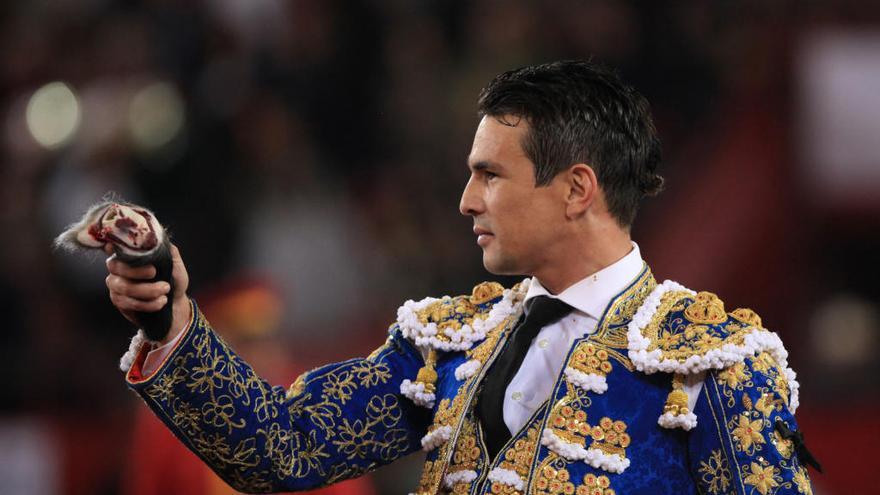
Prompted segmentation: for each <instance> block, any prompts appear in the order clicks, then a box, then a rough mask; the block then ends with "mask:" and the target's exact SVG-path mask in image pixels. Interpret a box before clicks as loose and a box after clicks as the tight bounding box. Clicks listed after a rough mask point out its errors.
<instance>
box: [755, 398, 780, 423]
mask: <svg viewBox="0 0 880 495" xmlns="http://www.w3.org/2000/svg"><path fill="white" fill-rule="evenodd" d="M755 410H756V411H758V412H760V413H761V414H763V415H764V416H765V417H768V418H769V417H770V413H772V412H773V411H774V410H776V398H775V397H774V396H773V394H772V393H770V392H764V393H762V394H761V397H759V398H758V402H756V403H755Z"/></svg>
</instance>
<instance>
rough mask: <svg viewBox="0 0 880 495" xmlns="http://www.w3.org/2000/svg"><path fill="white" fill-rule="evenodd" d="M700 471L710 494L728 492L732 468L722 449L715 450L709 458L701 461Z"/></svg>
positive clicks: (715, 494)
mask: <svg viewBox="0 0 880 495" xmlns="http://www.w3.org/2000/svg"><path fill="white" fill-rule="evenodd" d="M698 471H699V473H700V475H701V476H702V478H701V479H702V481H703V483H705V485H706V487H707V489H708V490H709V493H710V494H712V495H719V494H723V493H727V488H728V487H729V486H730V481H731V476H730V468H729V466H728V464H727V458H726V457H725V456H724V454H723V453H722V452H721V450H720V449H717V450H713V451H712V453H711V454H710V455H709V459H707V460H705V461H700V468H699V470H698Z"/></svg>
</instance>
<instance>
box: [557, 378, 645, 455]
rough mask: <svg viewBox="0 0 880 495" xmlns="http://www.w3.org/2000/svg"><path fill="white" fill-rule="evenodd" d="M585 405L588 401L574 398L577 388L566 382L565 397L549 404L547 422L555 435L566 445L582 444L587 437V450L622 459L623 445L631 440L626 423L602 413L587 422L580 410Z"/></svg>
mask: <svg viewBox="0 0 880 495" xmlns="http://www.w3.org/2000/svg"><path fill="white" fill-rule="evenodd" d="M588 405H589V402H586V403H583V401H582V399H580V398H579V397H578V395H577V389H573V388H572V387H571V386H570V385H569V391H568V393H567V395H566V397H564V398H563V399H561V400H560V401H559V402H557V403H556V405H555V406H553V410H552V411H551V413H550V417H549V419H548V422H547V425H548V426H549V427H550V428H551V431H553V433H554V434H555V435H556V436H558V437H559V438H561V439H562V440H564V441H566V442H568V443H570V444H574V445H579V446H581V447H586V445H587V439H589V440H590V446H589V447H590V448H591V449H599V450H601V451H603V452H605V453H607V454H617V455H619V456H620V457H622V458H626V448H627V447H629V445H630V443H631V441H632V440H631V438H630V436H629V434H628V433H627V432H626V428H627V426H626V423H624V422H623V421H614V420H612V419H611V418H609V417H607V416H606V417H603V418H602V419H600V420H599V422H598V423H597V424H596V425H591V424H590V423H589V422H588V420H587V412H586V411H585V410H584V407H587V406H588Z"/></svg>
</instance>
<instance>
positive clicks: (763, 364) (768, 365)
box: [747, 351, 778, 375]
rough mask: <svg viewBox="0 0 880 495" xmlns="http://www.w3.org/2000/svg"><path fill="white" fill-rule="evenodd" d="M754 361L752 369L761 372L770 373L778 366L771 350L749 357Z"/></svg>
mask: <svg viewBox="0 0 880 495" xmlns="http://www.w3.org/2000/svg"><path fill="white" fill-rule="evenodd" d="M747 359H749V360H750V361H751V363H752V369H753V370H755V371H757V372H759V373H764V374H765V375H766V374H769V373H770V371H771V370H774V369H776V368H778V366H777V365H776V360H775V359H773V356H771V355H770V353H769V352H767V351H763V352H761V353H759V354H758V355H757V356H755V357H753V358H747Z"/></svg>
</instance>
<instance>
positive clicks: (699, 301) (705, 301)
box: [684, 292, 727, 325]
mask: <svg viewBox="0 0 880 495" xmlns="http://www.w3.org/2000/svg"><path fill="white" fill-rule="evenodd" d="M684 316H685V317H686V318H687V319H688V320H690V321H692V322H694V323H698V324H702V325H717V324H719V323H724V322H725V321H727V313H726V312H725V311H724V303H723V302H722V301H721V299H718V296H716V295H715V294H713V293H711V292H698V293H697V295H696V297H694V302H693V303H692V304H691V305H690V306H688V307H687V309H686V310H685V311H684Z"/></svg>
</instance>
